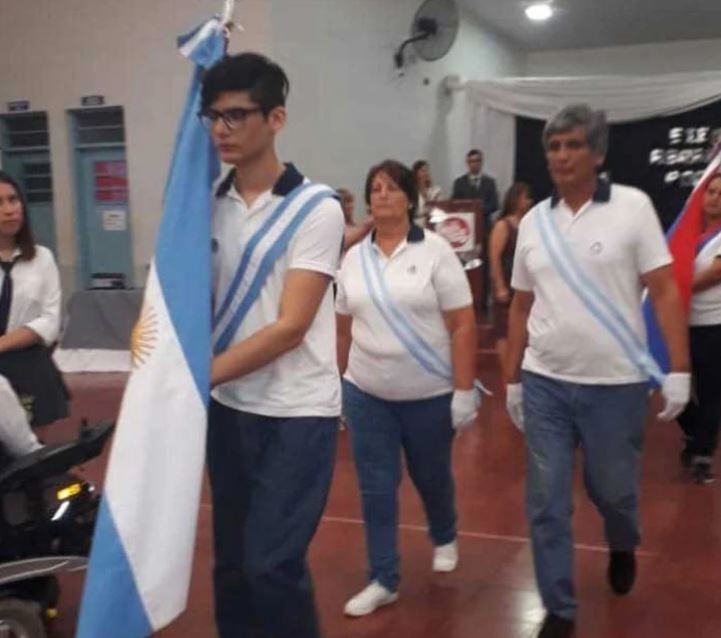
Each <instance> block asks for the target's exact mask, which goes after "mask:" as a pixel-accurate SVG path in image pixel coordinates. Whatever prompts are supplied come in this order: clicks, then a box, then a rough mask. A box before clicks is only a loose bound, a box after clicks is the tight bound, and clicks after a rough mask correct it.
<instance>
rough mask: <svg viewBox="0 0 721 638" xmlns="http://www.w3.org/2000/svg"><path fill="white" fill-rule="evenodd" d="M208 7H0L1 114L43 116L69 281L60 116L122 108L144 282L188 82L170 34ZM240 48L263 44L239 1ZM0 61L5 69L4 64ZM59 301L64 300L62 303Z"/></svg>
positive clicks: (146, 1)
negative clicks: (19, 109) (88, 99)
mask: <svg viewBox="0 0 721 638" xmlns="http://www.w3.org/2000/svg"><path fill="white" fill-rule="evenodd" d="M209 4H210V5H211V6H213V7H215V6H216V5H217V6H218V8H219V7H220V5H221V3H220V2H219V1H218V2H214V3H209V2H208V1H207V0H123V1H122V2H110V1H108V0H62V1H59V0H33V1H32V2H25V0H0V60H3V61H4V62H3V65H2V82H0V108H2V109H4V107H5V104H6V102H8V101H10V100H17V99H27V100H30V102H31V107H32V109H33V110H43V111H47V112H48V117H49V125H50V142H51V161H52V169H53V182H54V190H55V219H56V226H57V233H58V257H59V262H60V267H61V272H62V277H63V285H64V289H65V290H66V292H67V293H69V292H70V290H72V288H73V286H74V285H75V283H76V281H75V279H76V276H77V273H76V263H77V252H76V241H75V238H76V226H75V195H74V189H73V175H72V170H73V166H72V149H71V148H70V140H69V139H68V138H69V135H68V133H69V128H68V121H67V115H66V113H67V109H69V108H77V107H79V106H80V98H81V96H83V95H91V94H92V95H95V94H101V95H104V96H105V97H106V102H107V104H110V105H121V106H122V107H123V108H124V110H125V125H126V135H127V160H128V171H129V182H130V193H129V198H130V201H129V207H130V214H131V216H132V230H133V253H134V258H133V261H134V266H135V270H136V277H138V279H139V280H142V276H143V275H144V273H145V271H146V267H147V264H148V263H149V260H150V258H151V256H152V252H153V244H154V238H155V232H156V229H157V226H158V222H159V219H160V211H161V206H162V202H161V198H162V191H163V187H164V181H165V175H166V169H167V167H168V160H169V157H170V153H171V151H172V144H173V139H174V135H175V127H176V126H177V122H178V118H179V116H180V111H181V108H182V105H183V101H184V97H185V92H186V90H187V85H188V78H189V68H190V66H189V64H188V63H187V62H186V61H185V60H184V59H183V58H182V57H181V56H180V55H179V53H178V52H177V49H176V47H175V36H176V35H179V34H181V33H183V32H185V31H187V30H189V29H191V28H193V27H194V26H196V25H197V24H198V23H199V22H200V21H202V19H204V18H205V17H206V16H207V15H208V6H209ZM242 5H243V21H244V22H245V23H246V25H247V29H248V30H247V33H246V35H245V36H244V43H247V45H248V46H249V47H262V46H263V45H264V43H265V42H266V40H267V37H268V36H267V20H266V15H267V10H266V7H265V3H264V2H263V0H243V2H242ZM7 61H12V62H11V63H8V62H7ZM66 296H67V295H66Z"/></svg>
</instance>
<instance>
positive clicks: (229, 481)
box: [200, 53, 344, 638]
mask: <svg viewBox="0 0 721 638" xmlns="http://www.w3.org/2000/svg"><path fill="white" fill-rule="evenodd" d="M287 92H288V80H287V77H286V75H285V73H284V72H283V70H282V69H281V68H280V67H279V66H278V65H277V64H275V63H273V62H271V61H270V60H268V59H267V58H265V57H263V56H261V55H258V54H254V53H245V54H241V55H237V56H232V57H228V58H225V59H224V60H222V61H221V62H219V63H218V64H217V65H216V66H215V67H213V68H212V69H210V70H209V71H208V74H207V75H206V77H205V79H204V81H203V91H202V110H201V113H200V116H201V118H202V120H203V121H204V123H205V124H206V126H207V127H208V129H209V132H210V135H211V136H212V139H213V143H214V145H215V147H216V149H217V150H218V154H219V156H220V159H221V160H222V161H223V162H224V163H226V164H230V165H231V166H232V169H231V171H230V172H229V173H228V175H227V176H226V177H225V178H224V179H223V180H222V181H221V182H220V184H219V186H218V188H217V190H216V192H215V208H214V214H213V230H212V234H213V237H212V242H213V299H214V309H213V315H214V316H213V326H214V334H213V337H214V344H215V353H216V354H215V357H214V359H213V365H212V372H211V383H212V385H213V390H212V401H211V405H210V409H209V423H208V470H209V475H210V482H211V489H212V497H213V529H214V541H215V568H214V584H215V613H216V622H217V625H218V630H219V634H220V636H221V637H222V638H230V637H236V636H248V638H250V637H251V636H255V637H261V636H274V637H275V638H291V636H292V637H293V638H317V637H318V636H319V635H320V630H319V628H318V622H317V618H316V611H315V604H314V596H313V588H312V584H311V578H310V574H309V572H308V569H307V565H306V554H307V549H308V545H309V543H310V541H311V539H312V537H313V535H314V533H315V530H316V528H317V525H318V522H319V520H320V517H321V514H322V511H323V508H324V506H325V503H326V499H327V496H328V490H329V486H330V480H331V475H332V468H333V461H334V454H335V445H336V433H337V430H338V416H339V415H340V382H339V377H338V369H337V365H336V355H335V322H334V314H333V300H332V294H331V292H330V288H329V286H328V284H329V283H330V282H331V280H332V279H333V276H334V274H335V272H336V270H337V267H338V258H339V255H340V249H341V245H342V241H343V229H344V224H343V214H342V212H341V208H340V205H339V203H338V201H337V200H336V199H334V198H333V197H332V195H333V192H332V191H331V190H330V189H328V188H327V187H323V186H320V185H317V184H311V183H310V182H309V181H308V180H307V179H306V178H304V177H303V176H302V175H301V174H300V173H299V172H298V170H297V169H296V168H295V167H294V166H293V165H292V164H286V165H284V164H282V163H281V162H280V161H279V160H278V157H277V155H276V151H275V137H276V135H277V134H278V133H279V132H280V131H281V130H282V129H283V126H284V125H285V122H286V109H285V99H286V95H287Z"/></svg>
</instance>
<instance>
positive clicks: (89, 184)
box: [76, 147, 133, 287]
mask: <svg viewBox="0 0 721 638" xmlns="http://www.w3.org/2000/svg"><path fill="white" fill-rule="evenodd" d="M76 157H77V163H78V166H77V187H78V226H79V231H80V247H81V255H82V266H83V267H82V272H83V277H84V280H85V285H86V286H91V285H92V283H93V278H94V277H95V278H97V277H98V276H100V277H106V276H108V275H111V276H115V275H122V277H123V278H124V282H125V285H126V286H127V287H132V285H133V254H132V244H131V234H130V210H129V208H128V178H127V165H126V162H125V149H124V148H102V147H95V148H78V149H77V151H76Z"/></svg>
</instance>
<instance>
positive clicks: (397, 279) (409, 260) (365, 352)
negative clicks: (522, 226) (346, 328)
mask: <svg viewBox="0 0 721 638" xmlns="http://www.w3.org/2000/svg"><path fill="white" fill-rule="evenodd" d="M373 236H374V235H373ZM373 236H371V238H368V239H366V240H364V241H372V237H373ZM360 248H361V246H360V244H356V245H355V246H353V247H352V248H351V249H350V250H349V251H348V254H347V255H346V257H345V259H344V260H343V264H342V266H341V270H340V273H339V274H338V296H337V298H336V311H337V312H338V313H339V314H342V315H351V316H352V317H353V323H352V324H351V336H352V339H353V341H352V343H351V348H350V354H349V359H348V369H347V370H346V373H345V378H346V379H347V380H348V381H350V382H351V383H353V384H354V385H356V386H358V387H359V388H360V389H361V390H363V391H364V392H367V393H369V394H372V395H373V396H376V397H378V398H380V399H385V400H387V401H411V400H416V399H426V398H431V397H435V396H440V395H442V394H446V393H448V392H452V391H453V383H452V382H451V381H446V380H444V379H442V378H440V377H438V376H436V375H434V374H432V373H430V372H427V371H426V370H425V369H424V368H423V367H421V365H420V364H419V363H417V362H416V360H415V359H413V357H412V356H411V354H410V353H409V352H408V351H407V350H406V348H405V347H404V346H403V344H402V343H401V342H400V341H399V340H398V337H396V335H395V333H394V332H393V330H392V329H391V328H390V326H389V325H388V324H387V323H386V321H385V319H384V318H383V316H382V315H381V314H380V312H379V311H378V309H377V308H376V307H375V305H374V304H373V301H372V300H371V298H370V296H369V294H368V289H367V287H366V283H365V279H364V277H363V268H362V266H361V260H360ZM372 250H375V251H376V253H377V255H378V257H379V260H380V263H381V268H382V272H383V277H384V280H385V283H386V286H387V289H388V292H389V295H390V297H391V298H392V299H393V301H394V302H395V303H396V305H397V306H398V307H399V308H400V309H401V311H402V312H403V314H404V315H405V316H406V317H408V318H409V320H410V321H411V322H412V324H413V327H414V328H415V329H416V331H417V332H418V333H419V334H420V335H421V336H422V337H423V339H424V340H425V341H426V342H427V343H428V344H430V346H431V347H432V348H433V349H434V350H435V351H436V352H437V353H438V355H439V356H440V357H441V358H442V359H443V360H444V361H446V362H447V363H448V364H449V365H450V364H451V339H450V335H449V333H448V329H447V328H446V325H445V323H444V321H443V314H442V313H443V311H446V310H455V309H457V308H463V307H465V306H470V305H471V304H472V302H473V297H472V295H471V289H470V286H469V284H468V279H467V277H466V273H465V271H464V270H463V267H462V266H461V262H460V261H459V260H458V257H457V256H456V254H455V253H454V252H453V249H452V248H451V247H450V245H449V244H448V242H447V241H446V240H445V239H443V238H442V237H441V236H440V235H437V234H436V233H434V232H431V231H429V230H424V229H422V228H420V227H419V226H411V229H410V232H409V233H408V237H407V239H405V240H404V241H402V242H401V243H400V244H399V245H398V247H397V248H396V249H395V250H394V251H393V254H392V255H391V256H390V257H386V256H385V255H384V254H383V253H382V252H381V251H380V250H379V249H378V247H377V246H376V244H375V242H374V243H373V244H372Z"/></svg>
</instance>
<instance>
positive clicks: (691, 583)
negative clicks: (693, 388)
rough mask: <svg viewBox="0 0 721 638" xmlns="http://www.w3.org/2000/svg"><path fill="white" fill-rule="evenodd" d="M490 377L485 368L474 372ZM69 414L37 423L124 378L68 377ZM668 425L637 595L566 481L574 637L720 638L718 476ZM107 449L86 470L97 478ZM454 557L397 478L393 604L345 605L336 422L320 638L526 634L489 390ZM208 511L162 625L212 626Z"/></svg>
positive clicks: (322, 546) (318, 549) (525, 569)
mask: <svg viewBox="0 0 721 638" xmlns="http://www.w3.org/2000/svg"><path fill="white" fill-rule="evenodd" d="M484 376H486V377H488V378H490V379H491V385H492V386H496V388H497V386H498V379H497V377H494V375H493V373H488V374H487V375H484ZM69 381H70V385H71V387H72V388H73V391H74V394H75V401H74V408H73V413H74V414H73V417H74V418H73V419H72V420H70V421H69V422H64V423H60V424H57V425H54V426H51V427H50V428H49V429H47V430H46V434H45V437H46V438H47V439H48V440H57V439H61V438H63V437H67V436H68V435H69V434H70V432H71V431H72V430H73V429H74V428H75V422H76V420H77V417H79V416H88V417H90V418H92V419H96V418H99V417H105V416H107V417H113V416H114V415H115V413H116V410H117V406H118V402H119V399H120V395H121V389H122V385H123V381H124V379H123V377H121V376H117V375H92V376H90V375H75V376H72V377H71V378H70V380H69ZM678 445H679V436H678V432H677V430H676V427H675V425H669V424H660V423H656V422H655V421H654V422H651V423H650V424H649V428H648V435H647V445H646V455H645V463H644V472H643V526H644V542H643V546H642V552H641V553H640V555H639V566H640V574H639V579H638V583H637V586H636V588H635V589H634V591H633V593H632V594H631V595H630V596H628V597H625V598H617V597H614V596H613V595H611V594H610V593H609V591H608V588H607V587H606V584H605V580H604V573H605V568H606V554H605V550H604V549H603V535H602V529H601V524H600V519H599V517H598V514H597V513H596V512H595V510H594V509H593V507H592V506H591V505H590V503H589V502H588V500H587V499H586V498H585V497H584V496H583V494H582V486H581V483H580V482H578V483H577V485H576V490H577V498H576V515H575V538H576V543H577V545H578V546H577V551H576V585H577V589H578V597H579V601H580V617H579V626H578V631H577V637H578V638H631V637H633V638H639V637H640V638H651V637H653V638H679V637H681V636H687V635H691V636H693V638H719V636H721V569H720V568H719V567H720V566H721V499H720V498H719V496H720V495H721V494H720V490H721V488H720V487H719V484H714V485H712V486H696V485H693V484H691V483H690V481H689V480H688V478H687V477H686V476H684V474H683V473H682V471H681V470H680V468H679V466H678V463H677V453H678ZM104 463H105V459H104V458H103V459H99V460H96V461H94V462H92V463H89V464H88V465H87V467H86V468H85V472H86V474H87V475H88V476H89V477H90V478H92V479H93V480H95V481H97V482H100V481H101V477H102V470H103V467H104ZM455 469H456V475H457V493H458V509H459V515H460V529H461V533H460V548H461V564H460V567H459V569H458V570H457V571H456V572H455V573H453V574H449V575H436V574H433V573H431V571H430V560H431V548H430V545H429V543H428V541H427V538H426V535H425V533H424V531H423V525H424V521H423V515H422V510H421V507H420V503H419V500H418V498H417V496H416V495H415V493H414V492H413V490H412V488H411V486H410V485H409V483H408V481H404V483H403V486H402V506H401V521H402V526H401V531H400V539H401V545H402V556H403V582H402V584H401V590H400V594H401V596H400V599H399V601H398V603H397V604H396V605H393V606H391V607H389V608H385V609H383V610H381V611H379V612H378V613H376V614H373V615H371V616H369V617H366V618H362V619H357V620H349V619H346V618H344V617H343V614H342V607H343V604H344V602H345V600H346V599H347V598H348V596H350V595H351V594H353V593H355V592H356V591H357V590H358V589H359V588H360V587H362V586H363V585H364V580H365V576H364V574H365V565H364V546H363V528H362V525H361V522H360V506H359V502H358V494H357V486H356V480H355V476H354V471H353V466H352V461H351V458H350V453H349V447H348V440H347V434H346V433H342V434H341V444H340V448H339V452H338V463H337V467H336V473H335V478H334V482H333V490H332V494H331V498H330V502H329V504H328V507H327V510H326V514H325V518H324V520H323V522H322V524H321V526H320V529H319V530H318V534H317V536H316V538H315V541H314V543H313V546H312V551H311V564H312V568H313V573H314V576H315V582H316V588H317V595H318V606H319V609H320V614H321V617H322V621H323V626H324V628H325V635H326V638H381V637H383V638H385V637H392V638H424V637H428V638H431V637H433V638H439V637H448V638H478V637H481V636H482V637H483V638H530V637H531V636H534V635H535V632H536V631H537V627H538V623H539V621H540V619H541V618H542V616H543V610H542V608H541V606H540V601H539V599H538V596H537V594H536V592H535V588H534V581H533V571H532V563H531V554H530V548H529V545H528V542H527V540H526V537H527V529H526V524H525V520H524V515H523V441H522V438H521V436H520V435H519V434H518V433H517V432H515V430H513V428H512V427H511V426H510V423H509V422H508V420H507V418H506V416H505V413H504V411H503V408H502V405H501V403H500V400H499V399H498V398H493V399H490V400H487V401H486V403H485V405H484V408H483V412H482V416H481V419H480V425H479V427H477V428H476V429H475V430H474V431H472V432H469V433H466V434H464V436H463V437H461V439H460V440H459V441H458V442H457V447H456V451H455ZM209 518H210V510H209V498H208V493H207V490H205V491H204V495H203V503H202V506H201V510H200V521H199V528H198V543H197V551H196V555H195V571H194V575H193V583H192V590H191V594H190V601H189V605H188V610H187V611H186V612H185V613H184V614H183V616H182V617H181V618H180V619H178V620H177V621H176V622H175V623H174V624H173V625H172V626H171V627H169V628H168V629H166V630H165V631H163V632H162V633H161V634H160V635H161V636H162V637H163V638H188V637H190V638H196V637H197V638H205V637H211V636H214V635H215V632H214V629H213V625H212V611H211V610H212V605H211V591H210V564H211V558H210V556H211V553H210V552H211V549H210V533H211V530H210V522H209ZM81 586H82V577H81V576H73V577H72V578H66V579H64V583H63V598H62V604H61V616H60V618H59V619H58V620H57V622H56V624H55V627H54V630H53V634H52V635H53V636H55V638H65V637H68V638H69V637H70V636H72V635H73V631H74V626H75V616H76V613H77V605H78V601H79V596H80V588H81Z"/></svg>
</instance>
